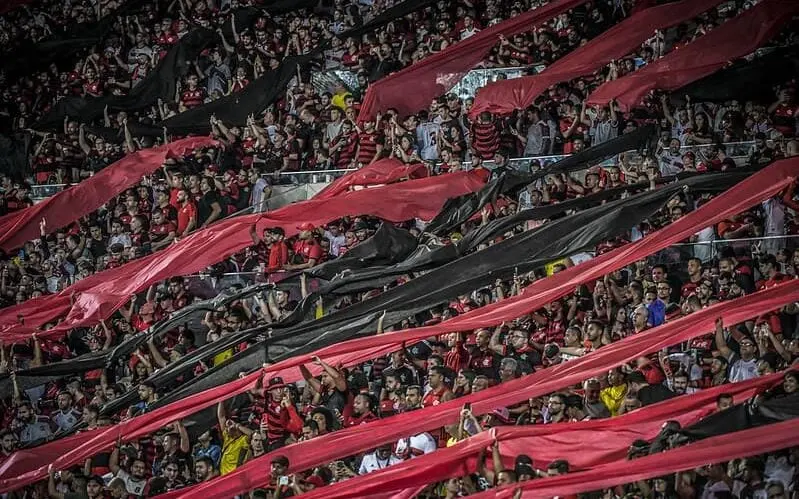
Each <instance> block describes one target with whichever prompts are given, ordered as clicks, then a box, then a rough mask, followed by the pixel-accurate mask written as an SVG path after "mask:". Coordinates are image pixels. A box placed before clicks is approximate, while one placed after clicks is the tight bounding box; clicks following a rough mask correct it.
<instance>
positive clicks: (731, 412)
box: [649, 387, 799, 454]
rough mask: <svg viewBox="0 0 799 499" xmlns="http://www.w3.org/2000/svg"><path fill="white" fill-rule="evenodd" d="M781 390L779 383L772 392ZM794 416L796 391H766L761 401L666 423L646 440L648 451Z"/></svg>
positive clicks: (798, 402)
mask: <svg viewBox="0 0 799 499" xmlns="http://www.w3.org/2000/svg"><path fill="white" fill-rule="evenodd" d="M781 390H782V387H777V388H775V389H774V390H773V392H781ZM795 418H799V393H791V394H785V393H767V394H765V396H764V400H762V401H755V400H754V399H750V400H747V401H746V402H744V403H741V404H736V405H734V406H732V407H730V408H728V409H726V410H724V411H720V412H716V413H713V414H711V415H710V416H707V417H706V418H704V419H702V420H701V421H699V422H697V423H695V424H693V425H691V426H687V427H685V428H679V425H678V424H677V423H674V422H669V423H666V424H665V425H664V428H663V430H661V432H660V434H659V435H658V436H657V437H655V439H654V440H653V441H652V443H651V444H650V446H649V453H650V454H656V453H658V452H662V451H664V450H667V449H669V448H672V447H675V446H680V445H684V444H687V443H689V442H696V441H698V440H704V439H706V438H711V437H716V436H719V435H725V434H727V433H734V432H738V431H743V430H747V429H749V428H755V427H757V426H764V425H768V424H773V423H779V422H781V421H787V420H789V419H795Z"/></svg>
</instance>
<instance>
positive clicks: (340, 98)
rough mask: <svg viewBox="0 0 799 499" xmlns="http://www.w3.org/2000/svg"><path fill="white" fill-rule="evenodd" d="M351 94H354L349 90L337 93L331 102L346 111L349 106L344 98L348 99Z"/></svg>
mask: <svg viewBox="0 0 799 499" xmlns="http://www.w3.org/2000/svg"><path fill="white" fill-rule="evenodd" d="M349 95H352V94H351V93H349V92H346V93H343V94H336V95H334V96H333V97H332V98H331V99H330V103H331V104H332V105H334V106H336V107H337V108H339V109H341V110H342V111H344V110H345V109H346V107H347V105H346V104H344V99H346V98H347V96H349Z"/></svg>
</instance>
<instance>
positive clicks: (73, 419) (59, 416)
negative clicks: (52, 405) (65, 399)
mask: <svg viewBox="0 0 799 499" xmlns="http://www.w3.org/2000/svg"><path fill="white" fill-rule="evenodd" d="M82 416H83V415H82V414H81V413H80V412H78V411H76V410H75V409H69V410H68V411H66V412H63V411H60V410H59V411H56V412H54V413H53V414H51V415H50V419H52V420H53V422H54V423H55V424H56V425H57V426H58V428H59V429H61V430H63V431H67V430H69V429H71V428H72V427H73V426H75V425H76V424H78V422H79V421H80V420H81V418H82Z"/></svg>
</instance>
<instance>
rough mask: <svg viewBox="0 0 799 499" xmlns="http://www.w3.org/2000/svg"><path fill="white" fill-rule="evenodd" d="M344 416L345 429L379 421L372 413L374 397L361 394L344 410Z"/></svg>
mask: <svg viewBox="0 0 799 499" xmlns="http://www.w3.org/2000/svg"><path fill="white" fill-rule="evenodd" d="M342 416H343V419H344V427H345V428H348V427H350V426H358V425H361V424H364V423H369V422H370V421H375V420H376V419H378V418H377V416H375V415H374V413H373V412H372V397H371V396H370V395H369V394H368V393H359V394H358V395H356V396H355V397H354V398H353V399H352V401H351V402H350V403H349V404H347V406H346V407H345V408H344V413H343V414H342Z"/></svg>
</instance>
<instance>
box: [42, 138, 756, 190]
mask: <svg viewBox="0 0 799 499" xmlns="http://www.w3.org/2000/svg"><path fill="white" fill-rule="evenodd" d="M723 145H724V147H725V148H726V149H727V155H728V156H730V157H732V158H743V157H745V156H747V155H748V151H747V153H746V154H740V152H741V149H751V148H752V147H754V145H755V143H754V141H740V142H727V143H724V144H723ZM713 146H714V145H713V144H697V145H692V146H682V147H681V148H680V151H684V152H688V151H696V152H702V151H704V150H707V149H710V148H711V147H713ZM731 149H732V151H731ZM733 153H738V154H733ZM568 156H569V155H568V154H560V155H543V156H526V157H523V158H513V159H510V160H509V161H508V163H509V165H511V166H512V167H515V168H517V169H523V168H524V167H523V166H522V165H525V164H529V163H532V162H533V161H537V162H538V163H539V164H540V166H541V167H544V166H547V165H550V164H552V163H555V162H557V161H560V160H562V159H564V158H567V157H568ZM612 162H613V160H612V159H611V160H608V163H607V165H608V166H609V165H610V164H612ZM471 164H472V163H471V162H470V161H464V162H462V163H461V165H462V166H463V167H464V168H468V167H470V166H471ZM483 164H484V165H485V166H487V167H490V166H491V165H493V164H494V162H493V161H484V162H483ZM600 164H605V163H604V162H603V163H600ZM515 165H519V166H521V168H520V167H519V166H515ZM356 170H357V168H337V169H333V170H301V171H295V172H280V173H278V177H280V178H281V179H285V180H287V181H288V182H287V183H292V184H308V183H317V182H321V183H325V182H330V181H332V178H337V177H340V176H343V175H346V174H348V173H350V172H354V171H356ZM262 177H264V178H268V177H273V178H274V174H269V173H265V174H263V175H262ZM304 177H309V178H308V179H307V180H305V181H303V179H304ZM319 177H322V178H321V179H320V178H319ZM280 183H283V182H280ZM67 185H71V184H35V185H32V186H31V191H32V193H31V194H32V195H31V197H32V198H34V199H35V200H41V199H44V198H46V197H49V196H51V195H53V194H55V193H57V192H60V191H61V190H63V189H64V187H66V186H67ZM37 191H52V192H49V193H44V195H37Z"/></svg>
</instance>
